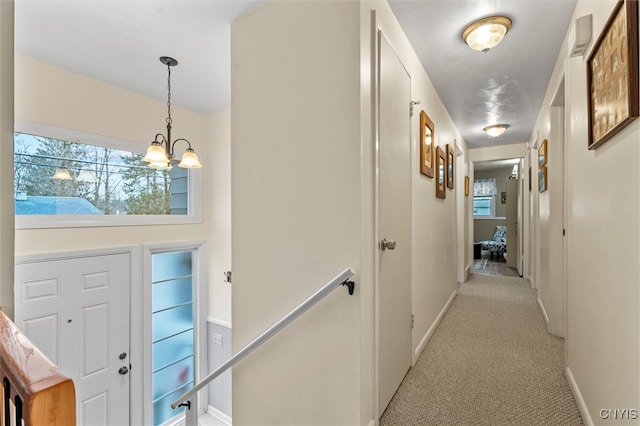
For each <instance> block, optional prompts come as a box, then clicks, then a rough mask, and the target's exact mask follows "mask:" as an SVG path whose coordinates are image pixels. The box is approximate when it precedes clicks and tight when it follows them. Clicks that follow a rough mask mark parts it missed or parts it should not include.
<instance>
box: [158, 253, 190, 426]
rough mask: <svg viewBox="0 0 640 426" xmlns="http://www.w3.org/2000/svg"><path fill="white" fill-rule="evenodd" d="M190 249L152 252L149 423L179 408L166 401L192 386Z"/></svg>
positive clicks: (165, 417) (163, 417)
mask: <svg viewBox="0 0 640 426" xmlns="http://www.w3.org/2000/svg"><path fill="white" fill-rule="evenodd" d="M192 257H193V252H192V251H180V252H169V253H156V254H153V256H152V258H151V269H152V285H151V290H152V300H151V305H152V310H153V312H152V317H151V327H152V329H151V334H152V352H151V353H152V361H151V365H152V380H151V383H152V399H153V401H152V402H153V424H154V425H160V424H162V423H163V422H165V421H167V420H169V419H171V418H172V417H174V416H175V415H176V414H178V413H180V412H181V410H172V409H171V407H170V404H171V403H172V402H173V401H174V400H175V398H177V397H178V396H180V395H181V394H182V393H183V392H184V391H186V390H187V389H189V388H190V387H192V386H193V382H194V377H195V369H194V366H195V362H194V358H195V352H194V346H195V344H194V342H195V340H194V338H195V334H194V323H193V306H194V305H193V281H192V276H193V271H192Z"/></svg>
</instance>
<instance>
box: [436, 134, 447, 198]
mask: <svg viewBox="0 0 640 426" xmlns="http://www.w3.org/2000/svg"><path fill="white" fill-rule="evenodd" d="M436 173H437V176H436V198H443V199H444V198H447V190H446V188H447V160H446V158H445V155H444V151H443V150H442V148H440V147H439V146H438V147H436Z"/></svg>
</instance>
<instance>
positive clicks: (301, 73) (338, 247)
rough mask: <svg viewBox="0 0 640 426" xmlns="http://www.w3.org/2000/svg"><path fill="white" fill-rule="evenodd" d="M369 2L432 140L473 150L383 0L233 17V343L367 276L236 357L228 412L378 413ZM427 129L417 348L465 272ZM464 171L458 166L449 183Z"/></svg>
mask: <svg viewBox="0 0 640 426" xmlns="http://www.w3.org/2000/svg"><path fill="white" fill-rule="evenodd" d="M371 10H375V11H376V18H377V22H378V25H379V27H380V28H381V29H382V31H383V32H384V33H385V35H386V36H387V38H388V39H389V40H390V43H391V45H392V46H393V48H394V49H395V51H396V53H397V54H398V56H399V57H400V58H401V61H402V62H403V64H404V65H405V67H406V68H407V70H408V72H409V74H410V75H411V77H412V98H413V99H414V100H421V101H422V103H421V105H420V106H419V107H418V108H417V110H418V111H419V109H422V108H424V109H425V110H426V111H427V112H428V114H429V115H430V116H431V118H432V119H433V121H434V122H435V125H436V141H437V144H438V145H440V146H441V147H444V146H445V145H446V144H447V143H449V144H453V143H454V140H457V142H458V144H459V145H460V146H461V147H462V149H463V152H464V154H463V160H462V163H463V164H465V162H466V161H467V160H466V152H465V151H466V147H465V145H464V142H463V141H462V139H461V137H460V136H459V134H458V133H457V131H456V129H455V127H454V126H453V123H452V122H451V119H450V117H449V115H448V113H447V112H446V110H445V109H444V107H443V105H442V103H441V101H440V99H439V97H438V95H437V93H436V92H435V90H434V89H433V87H432V85H431V83H430V81H429V79H428V76H427V75H426V73H425V72H424V70H423V69H422V66H421V65H420V63H419V61H418V60H417V58H416V55H415V53H414V52H413V50H412V48H411V46H410V45H409V43H408V41H407V40H406V38H405V36H404V34H403V33H402V31H401V30H400V27H399V25H398V24H397V22H396V20H395V17H394V16H393V14H392V13H391V10H390V9H389V7H388V5H387V4H386V2H383V1H363V2H324V1H319V2H304V3H296V2H287V1H283V2H271V3H268V4H267V5H265V6H263V7H262V8H260V9H258V10H257V11H255V12H253V13H251V14H249V15H247V16H245V17H243V18H240V19H239V20H238V21H237V22H236V23H235V24H234V25H233V28H232V58H233V64H232V99H233V101H232V110H231V121H232V189H233V190H232V207H233V209H232V211H233V222H232V227H233V228H232V229H233V234H232V240H233V270H234V284H233V288H232V291H233V310H232V317H233V327H234V350H236V351H237V350H238V349H239V348H240V347H242V346H243V345H244V344H246V343H247V342H248V341H249V340H250V339H252V338H253V337H255V336H256V335H257V334H258V333H259V332H261V331H262V330H264V329H265V328H267V327H268V326H270V325H271V324H272V323H273V322H275V321H276V320H277V319H279V318H280V317H282V316H283V315H285V314H286V313H287V312H289V311H290V310H291V309H292V308H293V307H295V306H296V305H297V304H298V303H300V302H301V301H302V300H304V299H305V298H306V297H308V295H310V294H311V293H312V292H314V291H315V290H316V289H317V288H318V287H319V286H320V285H322V284H323V283H324V282H326V280H327V279H328V278H331V277H332V276H333V274H335V273H337V272H338V271H339V270H340V269H341V268H342V267H344V266H347V265H348V266H352V267H353V268H354V269H355V270H356V272H357V273H358V274H357V276H356V281H357V290H356V294H355V295H354V296H353V297H347V296H345V295H344V294H343V293H344V291H343V290H342V289H338V290H336V292H335V293H334V294H332V295H331V296H329V297H328V298H327V299H325V300H324V301H323V302H321V304H319V305H317V306H316V307H314V308H313V310H312V311H309V312H308V313H306V314H305V316H303V317H302V318H300V319H299V320H298V321H297V322H296V323H293V324H292V325H290V326H289V327H288V328H287V329H285V330H284V331H283V332H282V333H281V334H280V335H279V336H277V337H275V338H274V339H273V341H272V342H269V343H267V344H266V345H265V346H264V347H262V348H261V349H260V350H259V351H260V352H259V353H256V354H254V355H252V356H250V357H249V358H247V359H246V360H245V361H243V362H242V363H241V364H240V365H239V366H237V367H235V368H234V370H233V396H234V399H233V420H234V423H235V424H256V423H260V424H368V423H369V422H370V421H373V419H374V417H375V415H376V413H375V410H376V407H375V405H376V403H375V400H376V397H375V392H374V379H373V378H374V375H375V370H374V365H375V326H374V324H375V317H374V307H375V303H376V300H375V255H376V240H375V234H374V232H375V227H374V222H373V217H374V216H373V213H374V208H375V200H374V187H373V182H374V180H373V178H374V173H375V169H374V167H375V163H374V155H375V151H374V142H373V136H372V134H371V123H372V116H371V103H370V102H371V99H372V94H371V82H372V76H371V75H370V71H371V56H370V52H371V21H370V18H371ZM336 46H339V48H337V47H336ZM418 129H419V118H418V115H417V114H416V115H415V116H414V118H413V122H412V130H413V135H412V143H411V155H412V166H411V167H412V193H413V194H414V199H413V220H412V226H413V227H414V241H415V243H414V247H413V252H414V260H416V261H414V262H413V263H414V265H413V267H412V273H413V286H412V287H413V292H414V295H413V306H414V313H415V314H416V327H415V329H414V332H413V349H414V351H415V352H419V349H420V348H421V345H423V344H424V343H425V342H426V339H425V337H426V336H427V335H428V334H429V332H430V330H431V329H432V326H433V323H434V321H435V320H436V319H437V318H438V315H439V314H440V313H441V312H442V309H443V308H444V307H445V305H446V304H447V302H448V301H449V300H450V299H451V297H452V295H453V293H454V292H455V290H456V277H457V273H456V272H457V271H456V265H457V257H456V238H455V237H456V233H455V232H456V207H455V197H454V191H451V190H447V199H446V200H444V201H443V200H436V198H435V188H434V186H433V185H434V183H433V179H429V178H426V177H424V176H421V175H419V169H418V158H419V155H418V152H419V151H418V142H419V135H418V133H417V132H418ZM462 182H464V175H463V174H462V173H459V174H458V177H457V183H456V191H462V190H463V183H462ZM461 214H463V212H461ZM466 239H467V240H468V237H467V238H466ZM467 259H469V257H467ZM302 359H304V362H300V360H302ZM327 407H331V409H327Z"/></svg>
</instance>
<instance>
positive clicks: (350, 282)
mask: <svg viewBox="0 0 640 426" xmlns="http://www.w3.org/2000/svg"><path fill="white" fill-rule="evenodd" d="M340 285H346V286H347V289H349V295H350V296H353V290H354V289H355V287H356V283H354V282H353V281H345V282H343V283H342V284H340Z"/></svg>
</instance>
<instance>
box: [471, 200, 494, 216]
mask: <svg viewBox="0 0 640 426" xmlns="http://www.w3.org/2000/svg"><path fill="white" fill-rule="evenodd" d="M492 198H493V197H473V215H474V216H492V213H491V203H492Z"/></svg>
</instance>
